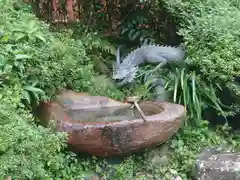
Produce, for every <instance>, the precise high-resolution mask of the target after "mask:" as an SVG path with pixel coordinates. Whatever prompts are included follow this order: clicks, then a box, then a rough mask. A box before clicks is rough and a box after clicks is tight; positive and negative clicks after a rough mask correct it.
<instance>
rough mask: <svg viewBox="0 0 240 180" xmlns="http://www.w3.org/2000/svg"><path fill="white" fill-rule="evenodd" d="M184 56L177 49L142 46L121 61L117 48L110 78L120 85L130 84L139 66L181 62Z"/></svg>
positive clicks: (180, 50) (179, 49) (181, 51)
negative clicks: (118, 81)
mask: <svg viewBox="0 0 240 180" xmlns="http://www.w3.org/2000/svg"><path fill="white" fill-rule="evenodd" d="M184 56H185V53H184V51H183V50H182V49H181V48H179V47H171V46H160V45H143V46H141V47H139V48H137V49H135V50H134V51H132V52H130V53H129V54H128V55H127V56H126V57H124V58H123V59H121V58H120V48H119V47H118V49H117V55H116V64H114V66H113V76H112V78H113V79H115V80H120V81H121V82H120V83H119V84H120V85H124V84H126V83H131V82H132V81H133V80H134V78H135V77H136V73H137V72H138V70H139V67H138V66H139V65H141V64H143V63H147V62H148V63H168V62H171V61H180V60H183V58H184Z"/></svg>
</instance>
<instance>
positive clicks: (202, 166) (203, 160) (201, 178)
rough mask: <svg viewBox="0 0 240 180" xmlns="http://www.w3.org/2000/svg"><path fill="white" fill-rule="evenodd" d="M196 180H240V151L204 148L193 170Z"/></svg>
mask: <svg viewBox="0 0 240 180" xmlns="http://www.w3.org/2000/svg"><path fill="white" fill-rule="evenodd" d="M193 176H194V177H195V179H196V180H240V153H231V152H226V151H225V152H224V151H222V150H218V149H215V148H210V149H207V150H204V151H203V152H202V153H201V154H200V156H199V158H198V159H197V161H196V166H195V169H194V172H193Z"/></svg>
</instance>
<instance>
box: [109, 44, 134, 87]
mask: <svg viewBox="0 0 240 180" xmlns="http://www.w3.org/2000/svg"><path fill="white" fill-rule="evenodd" d="M137 71H138V67H136V66H133V65H131V64H129V63H126V61H123V62H122V63H121V61H120V47H118V49H117V54H116V63H114V64H113V76H112V79H114V80H116V81H120V83H119V85H123V84H126V83H128V82H132V81H133V79H134V78H135V76H136V73H137Z"/></svg>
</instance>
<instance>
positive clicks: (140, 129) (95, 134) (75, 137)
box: [38, 91, 185, 157]
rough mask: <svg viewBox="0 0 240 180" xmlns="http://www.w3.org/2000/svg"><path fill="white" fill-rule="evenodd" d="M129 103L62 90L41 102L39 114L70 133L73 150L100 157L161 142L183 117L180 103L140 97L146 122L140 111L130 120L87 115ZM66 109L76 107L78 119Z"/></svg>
mask: <svg viewBox="0 0 240 180" xmlns="http://www.w3.org/2000/svg"><path fill="white" fill-rule="evenodd" d="M131 106H132V105H131V104H129V103H122V102H118V101H115V100H112V99H110V98H107V97H103V96H90V95H89V94H87V93H75V92H72V91H63V92H61V93H60V94H59V95H58V100H57V101H55V102H48V103H41V106H40V108H39V111H38V114H39V117H40V119H41V122H42V124H43V125H46V124H47V123H48V122H49V120H54V121H55V122H56V124H57V126H56V130H57V131H64V132H67V133H68V134H69V138H68V143H69V145H70V146H71V147H73V150H74V151H78V152H88V153H89V154H92V155H95V156H101V157H108V156H116V155H122V154H126V153H131V152H135V151H139V150H143V149H145V148H149V147H153V146H156V145H158V144H161V143H163V142H165V141H167V140H168V139H169V138H170V137H171V136H172V135H173V134H174V133H175V132H176V131H177V130H178V129H179V128H180V126H181V124H182V122H183V120H184V117H185V111H184V107H183V106H181V105H177V104H171V103H167V102H159V101H155V102H151V101H143V102H140V103H139V106H140V107H141V109H142V110H143V111H144V113H145V115H146V120H147V121H146V122H144V121H143V120H142V119H141V117H140V115H139V114H138V115H136V118H134V119H131V120H127V119H126V120H125V119H124V120H116V121H114V120H113V121H112V120H111V121H101V120H100V119H96V120H95V121H88V120H87V119H86V117H87V116H90V115H91V116H93V117H97V116H98V115H99V114H101V115H102V114H104V113H105V114H111V113H113V112H116V111H119V110H122V109H124V108H130V107H131ZM106 107H107V109H106ZM109 107H111V108H109ZM93 109H94V111H91V113H89V110H93ZM69 110H79V111H80V112H81V113H80V116H78V117H79V119H78V120H76V117H77V116H75V120H74V119H73V118H72V116H71V115H69V114H68V113H67V112H68V111H69ZM110 111H111V112H110ZM103 112H104V113H103ZM135 113H136V114H137V113H138V112H137V111H135Z"/></svg>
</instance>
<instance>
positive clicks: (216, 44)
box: [161, 0, 240, 103]
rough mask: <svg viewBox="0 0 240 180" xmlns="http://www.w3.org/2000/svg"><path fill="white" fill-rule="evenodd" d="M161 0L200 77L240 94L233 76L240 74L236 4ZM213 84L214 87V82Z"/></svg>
mask: <svg viewBox="0 0 240 180" xmlns="http://www.w3.org/2000/svg"><path fill="white" fill-rule="evenodd" d="M161 2H162V1H161ZM163 2H164V6H165V8H167V9H168V11H169V12H171V13H172V15H173V16H175V17H176V18H177V19H178V25H179V28H180V29H179V34H180V35H181V36H182V37H183V40H184V43H185V44H186V50H187V53H188V57H189V58H188V61H187V62H188V63H189V64H192V65H194V66H196V67H197V68H198V71H199V74H200V75H201V79H202V80H204V81H209V82H214V83H215V84H219V85H220V86H221V87H226V88H228V89H229V90H230V91H231V95H232V96H234V97H235V101H237V100H238V99H239V97H240V87H239V80H237V79H236V78H239V76H240V64H239V50H238V49H239V48H238V47H239V45H240V44H239V27H240V23H239V21H237V20H236V18H235V17H237V16H239V14H240V9H239V6H235V5H234V4H235V1H232V0H227V1H225V0H224V1H214V0H207V1H200V0H193V1H191V2H189V1H183V0H170V1H163ZM214 88H215V89H217V87H216V85H214ZM233 103H234V102H233ZM235 103H236V102H235Z"/></svg>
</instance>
